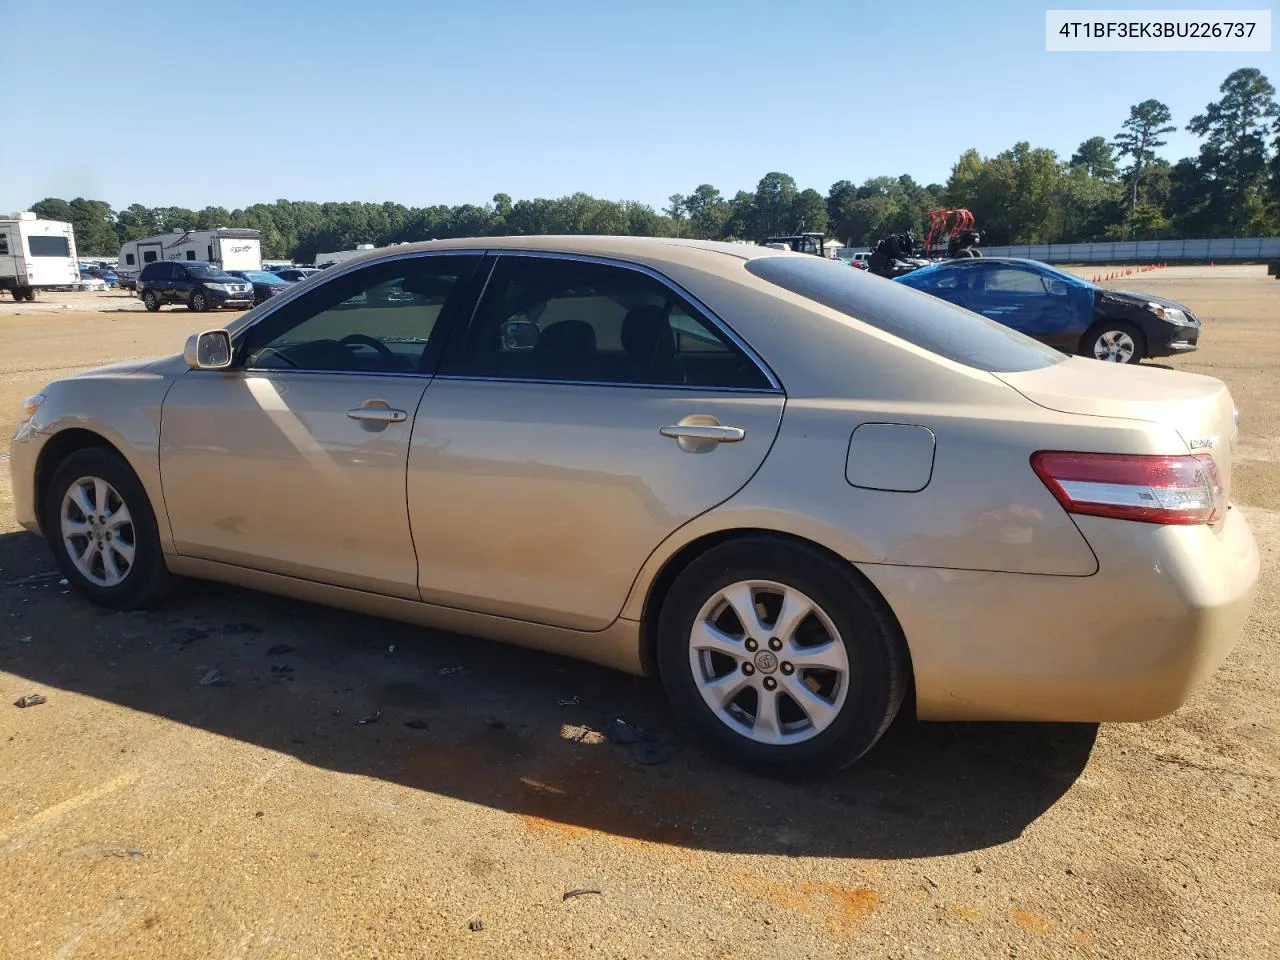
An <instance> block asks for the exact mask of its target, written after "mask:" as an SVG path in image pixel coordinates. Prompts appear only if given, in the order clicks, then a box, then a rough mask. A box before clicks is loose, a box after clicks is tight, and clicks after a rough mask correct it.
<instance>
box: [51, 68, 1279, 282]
mask: <svg viewBox="0 0 1280 960" xmlns="http://www.w3.org/2000/svg"><path fill="white" fill-rule="evenodd" d="M1218 93H1219V94H1220V97H1219V98H1218V99H1217V100H1214V101H1212V102H1211V103H1209V104H1208V105H1207V106H1206V107H1205V109H1204V111H1203V112H1202V113H1198V114H1196V115H1195V116H1193V117H1190V118H1189V119H1188V120H1187V122H1186V129H1187V130H1188V131H1189V132H1191V133H1193V134H1195V135H1196V136H1197V137H1199V138H1200V141H1201V143H1200V147H1199V152H1198V153H1197V155H1196V156H1193V157H1186V158H1184V159H1181V160H1179V161H1177V162H1176V163H1173V164H1171V163H1170V162H1169V161H1168V160H1167V159H1166V158H1164V157H1163V156H1161V154H1160V148H1161V147H1163V146H1165V144H1166V141H1165V140H1164V137H1165V135H1166V134H1168V133H1171V132H1173V131H1174V130H1176V129H1177V126H1176V125H1175V123H1174V118H1173V116H1172V114H1171V112H1170V110H1169V108H1168V106H1166V105H1165V104H1164V103H1162V102H1161V101H1159V100H1156V99H1149V100H1144V101H1142V102H1141V103H1137V104H1134V105H1133V106H1131V107H1130V108H1129V115H1128V117H1127V118H1126V119H1125V120H1124V122H1123V123H1122V124H1121V125H1120V129H1119V130H1117V131H1116V132H1115V133H1114V134H1113V135H1111V136H1110V137H1108V136H1106V135H1103V134H1099V135H1097V136H1093V137H1090V138H1089V139H1087V140H1085V141H1084V142H1083V143H1081V144H1080V146H1079V148H1078V149H1077V150H1076V151H1075V152H1074V153H1073V154H1072V155H1071V156H1070V157H1069V158H1067V159H1063V158H1061V157H1059V156H1058V154H1057V153H1055V152H1054V151H1053V150H1049V149H1046V148H1044V147H1032V146H1031V144H1030V143H1027V142H1020V143H1016V144H1014V145H1013V146H1012V147H1011V148H1009V149H1008V150H1004V151H1002V152H1001V153H998V154H996V155H995V156H990V157H984V156H982V155H980V154H979V153H978V151H977V150H972V149H971V150H967V151H965V152H964V153H963V154H962V155H961V156H960V158H959V160H957V161H956V164H955V166H954V167H952V169H951V176H950V177H949V178H948V180H947V182H946V183H945V184H937V183H933V184H927V185H922V184H919V183H917V182H916V181H915V180H914V179H913V178H912V177H911V176H910V175H909V174H903V175H901V176H897V177H892V176H880V177H872V178H871V179H869V180H866V181H865V182H863V183H862V184H860V185H855V184H854V183H852V182H851V181H848V180H840V181H838V182H836V183H834V184H832V185H831V187H830V189H828V191H827V193H826V194H825V195H824V194H822V193H819V192H818V191H817V190H815V189H813V188H805V189H800V188H799V187H798V185H797V184H796V181H795V179H794V178H793V177H791V176H790V175H788V174H786V173H780V172H772V173H767V174H765V176H764V177H762V178H761V180H760V182H759V183H758V184H756V188H755V190H754V191H746V190H740V191H738V192H737V193H736V194H735V195H734V196H732V197H726V196H725V195H724V194H722V193H721V192H720V190H719V189H717V188H716V187H714V186H713V185H711V184H708V183H704V184H700V185H699V186H697V187H695V188H694V189H693V191H692V192H690V193H688V194H673V195H672V196H671V197H669V198H668V202H667V205H666V207H664V208H663V209H661V210H656V209H654V208H653V207H652V206H650V205H648V204H644V203H636V202H632V201H626V200H624V201H614V200H604V199H600V198H598V197H592V196H589V195H588V194H585V193H575V194H573V195H572V196H567V197H560V198H558V199H544V198H537V199H532V200H517V201H514V202H513V201H512V199H511V197H510V196H508V195H507V194H505V193H499V194H496V195H495V196H494V197H493V199H492V200H491V201H490V202H489V203H486V204H481V205H476V204H469V203H468V204H461V205H459V206H446V205H443V204H438V205H435V206H430V207H406V206H404V205H403V204H399V203H392V202H386V203H361V202H356V203H315V202H311V201H295V200H277V201H276V202H275V203H256V204H253V205H252V206H248V207H245V208H243V209H240V208H237V209H235V210H227V209H225V208H223V207H206V208H205V209H203V210H188V209H185V208H183V207H146V206H143V205H142V204H137V203H135V204H131V205H130V206H128V207H126V208H125V209H123V210H113V209H112V208H111V206H110V205H109V204H107V203H105V202H103V201H101V200H86V199H84V198H83V197H77V198H76V199H74V200H70V201H67V200H61V199H56V198H49V199H45V200H41V201H39V202H38V203H34V204H32V206H31V209H32V210H34V211H35V212H36V213H37V214H39V215H40V216H41V217H45V218H48V219H53V220H63V221H69V222H71V223H72V224H74V225H75V231H76V240H77V246H78V248H79V250H80V252H81V253H82V254H83V255H86V256H107V255H114V254H115V253H117V252H118V250H119V248H120V245H121V244H122V243H123V242H125V241H127V240H135V239H138V238H140V237H146V236H151V235H153V234H157V233H167V232H169V231H171V230H174V229H209V228H212V227H218V226H226V227H252V228H254V229H257V230H259V231H260V232H261V234H262V244H263V253H264V255H265V256H267V257H270V258H291V259H294V260H296V261H298V262H309V261H310V260H311V259H312V258H313V257H314V256H315V254H316V253H318V252H327V251H334V250H347V249H351V248H353V247H355V246H356V244H360V243H373V244H376V245H378V246H382V245H386V244H391V243H402V242H409V241H415V240H431V239H442V238H446V237H464V236H500V235H509V234H514V235H531V234H630V235H637V236H671V237H696V238H701V239H741V240H753V241H759V240H762V239H764V238H765V237H768V236H776V235H779V234H790V233H796V232H800V231H822V232H824V233H826V234H827V235H828V236H834V237H836V238H838V239H840V240H841V241H843V242H844V243H846V244H848V245H850V246H872V245H874V244H875V243H876V241H878V240H879V239H880V238H881V237H884V236H886V235H888V234H890V233H901V232H904V231H906V230H913V231H915V232H917V233H919V232H920V231H921V229H922V226H923V220H924V218H923V213H924V211H926V210H931V209H936V208H939V207H947V208H958V207H965V208H968V209H969V210H971V211H972V212H973V214H974V216H975V218H976V221H977V225H978V229H979V230H980V231H981V232H982V235H983V242H984V243H986V244H991V245H1002V244H1009V243H1067V242H1088V241H1097V240H1118V239H1126V240H1127V239H1139V240H1147V239H1160V238H1163V237H1170V236H1183V237H1192V236H1195V237H1231V236H1234V237H1246V236H1263V235H1276V234H1280V109H1278V108H1277V103H1276V91H1275V88H1274V87H1273V86H1272V85H1271V83H1270V81H1269V80H1268V79H1267V78H1266V77H1265V76H1263V74H1262V73H1261V72H1260V71H1258V70H1256V69H1253V68H1246V69H1240V70H1236V71H1234V72H1233V73H1231V74H1230V75H1229V76H1228V77H1227V78H1226V80H1224V81H1223V83H1222V85H1221V86H1220V87H1219V89H1218Z"/></svg>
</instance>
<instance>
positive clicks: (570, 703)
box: [559, 695, 582, 707]
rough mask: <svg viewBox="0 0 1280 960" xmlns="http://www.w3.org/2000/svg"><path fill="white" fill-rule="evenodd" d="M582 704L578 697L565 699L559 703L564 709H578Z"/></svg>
mask: <svg viewBox="0 0 1280 960" xmlns="http://www.w3.org/2000/svg"><path fill="white" fill-rule="evenodd" d="M580 703H582V698H581V697H579V696H576V695H575V696H572V697H564V698H563V699H561V700H560V701H559V704H560V706H562V707H576V706H577V705H578V704H580Z"/></svg>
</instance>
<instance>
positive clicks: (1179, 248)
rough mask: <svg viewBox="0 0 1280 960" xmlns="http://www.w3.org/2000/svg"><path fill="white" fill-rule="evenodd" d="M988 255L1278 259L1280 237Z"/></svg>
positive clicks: (1046, 247) (1050, 246) (1053, 247)
mask: <svg viewBox="0 0 1280 960" xmlns="http://www.w3.org/2000/svg"><path fill="white" fill-rule="evenodd" d="M981 250H982V254H983V256H986V257H1023V258H1025V259H1027V260H1040V261H1043V262H1044V263H1165V262H1169V263H1174V262H1177V261H1179V260H1223V261H1227V260H1278V259H1280V237H1250V238H1247V239H1235V238H1231V237H1225V238H1220V239H1216V240H1124V241H1118V242H1115V243H1037V244H1031V245H1029V246H1018V247H987V246H983V247H982V248H981Z"/></svg>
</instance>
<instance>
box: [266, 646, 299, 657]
mask: <svg viewBox="0 0 1280 960" xmlns="http://www.w3.org/2000/svg"><path fill="white" fill-rule="evenodd" d="M293 651H294V648H293V647H291V646H289V645H288V644H287V643H277V644H276V645H275V646H274V647H272V648H271V649H270V650H268V651H267V656H268V657H283V656H284V655H285V654H286V653H293Z"/></svg>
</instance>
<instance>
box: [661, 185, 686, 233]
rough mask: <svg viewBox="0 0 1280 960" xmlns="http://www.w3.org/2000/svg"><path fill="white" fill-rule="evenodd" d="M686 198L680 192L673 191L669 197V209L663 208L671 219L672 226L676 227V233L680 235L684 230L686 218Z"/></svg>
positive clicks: (664, 212)
mask: <svg viewBox="0 0 1280 960" xmlns="http://www.w3.org/2000/svg"><path fill="white" fill-rule="evenodd" d="M684 205H685V198H684V196H682V195H681V194H679V193H673V194H672V195H671V196H669V197H667V209H665V210H663V211H662V212H663V214H665V215H666V216H667V218H668V219H670V221H671V223H672V226H674V227H675V235H676V236H677V237H678V236H680V235H681V233H682V231H683V230H684V218H685V211H684Z"/></svg>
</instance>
